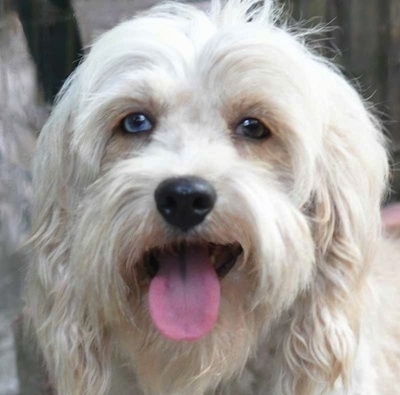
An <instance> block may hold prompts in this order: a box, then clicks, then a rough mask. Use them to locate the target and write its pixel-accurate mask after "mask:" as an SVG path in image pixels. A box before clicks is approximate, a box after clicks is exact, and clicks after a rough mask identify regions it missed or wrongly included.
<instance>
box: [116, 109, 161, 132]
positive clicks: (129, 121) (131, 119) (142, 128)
mask: <svg viewBox="0 0 400 395" xmlns="http://www.w3.org/2000/svg"><path fill="white" fill-rule="evenodd" d="M121 126H122V129H123V130H124V131H125V132H127V133H142V132H149V131H150V130H152V129H153V123H152V122H151V120H150V119H149V117H148V116H147V115H145V114H141V113H135V114H129V115H127V116H126V117H125V118H124V119H123V120H122V122H121Z"/></svg>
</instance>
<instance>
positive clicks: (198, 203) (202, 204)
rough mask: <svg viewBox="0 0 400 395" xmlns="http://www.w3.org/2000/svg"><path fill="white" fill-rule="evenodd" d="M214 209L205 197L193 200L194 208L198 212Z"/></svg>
mask: <svg viewBox="0 0 400 395" xmlns="http://www.w3.org/2000/svg"><path fill="white" fill-rule="evenodd" d="M211 207H212V202H211V200H210V199H208V198H207V197H205V196H198V197H196V198H195V199H194V200H193V203H192V208H193V210H196V211H200V212H202V211H205V210H210V209H211Z"/></svg>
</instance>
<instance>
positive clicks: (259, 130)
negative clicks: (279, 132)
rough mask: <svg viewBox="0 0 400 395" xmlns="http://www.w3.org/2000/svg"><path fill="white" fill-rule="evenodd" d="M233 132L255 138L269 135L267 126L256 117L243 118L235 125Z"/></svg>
mask: <svg viewBox="0 0 400 395" xmlns="http://www.w3.org/2000/svg"><path fill="white" fill-rule="evenodd" d="M235 132H236V133H237V134H239V135H241V136H245V137H249V138H251V139H255V140H263V139H266V138H267V137H269V136H270V135H271V131H270V130H269V128H267V127H266V126H265V125H264V124H263V123H262V122H261V121H259V120H258V119H256V118H245V119H243V120H242V121H240V123H239V124H238V126H237V127H236V130H235Z"/></svg>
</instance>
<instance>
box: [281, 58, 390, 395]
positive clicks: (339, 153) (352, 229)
mask: <svg viewBox="0 0 400 395" xmlns="http://www.w3.org/2000/svg"><path fill="white" fill-rule="evenodd" d="M321 73H322V77H323V78H324V89H327V96H326V97H327V103H326V105H327V108H328V114H329V115H328V120H327V125H326V128H325V130H324V136H323V142H322V144H323V146H322V149H321V153H320V155H319V157H318V159H317V163H318V165H317V176H316V182H315V186H314V192H313V197H312V205H311V206H312V207H313V208H312V210H313V214H312V215H313V218H312V221H313V225H312V226H313V233H314V240H315V247H316V256H317V268H316V274H315V278H314V280H313V283H312V284H311V287H310V289H309V290H308V292H307V293H306V294H304V295H303V296H301V297H300V298H299V299H298V301H297V302H296V305H295V306H294V308H293V311H292V319H291V322H290V327H289V328H288V330H287V333H286V336H285V338H284V341H283V343H282V347H283V350H282V354H283V355H284V356H283V359H284V361H283V366H281V368H282V369H283V371H285V372H287V373H289V372H290V373H289V374H287V375H286V376H285V377H287V380H288V381H289V382H286V384H284V383H282V384H281V385H289V386H290V388H292V391H293V392H291V393H294V394H296V395H308V394H311V393H314V392H313V389H314V390H315V388H316V386H317V385H321V383H323V384H326V386H328V387H329V386H332V385H333V384H334V383H335V381H336V380H337V379H338V378H340V379H341V380H342V382H343V383H344V384H346V382H347V380H348V377H347V375H348V374H349V373H350V372H351V367H352V363H353V359H354V355H355V352H356V348H357V343H358V328H359V324H360V323H359V316H360V313H359V309H360V305H361V304H362V303H360V298H361V292H362V289H363V287H364V282H365V277H366V273H367V272H368V269H369V266H370V264H371V262H372V260H373V259H374V255H375V247H376V243H377V239H378V237H379V234H380V229H381V224H380V203H381V200H382V196H383V193H384V190H385V187H386V182H387V173H388V161H387V156H386V152H385V149H384V144H383V140H384V139H383V134H382V132H381V129H380V125H379V123H378V122H377V121H376V120H375V119H374V118H373V116H372V115H371V114H370V113H369V111H368V110H367V108H366V107H365V104H364V103H363V102H362V99H361V98H360V97H359V95H358V94H357V93H356V91H355V90H354V89H353V88H352V87H351V86H350V85H349V84H348V83H347V82H345V81H344V80H343V78H342V77H341V76H339V75H338V74H336V73H335V72H334V71H332V70H330V69H329V68H328V67H327V66H326V65H321ZM317 383H318V384H317ZM278 385H279V384H278ZM278 392H279V391H278ZM280 393H286V392H285V390H284V388H282V389H281V392H280Z"/></svg>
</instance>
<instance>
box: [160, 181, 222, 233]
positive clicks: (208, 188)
mask: <svg viewBox="0 0 400 395" xmlns="http://www.w3.org/2000/svg"><path fill="white" fill-rule="evenodd" d="M154 197H155V199H156V204H157V209H158V211H159V212H160V213H161V215H162V216H163V217H164V219H165V220H166V221H167V222H168V223H169V224H171V225H173V226H176V227H177V228H180V229H181V230H183V231H187V230H189V229H190V228H193V227H194V226H196V225H198V224H199V223H201V222H202V221H203V220H204V218H205V217H206V216H207V214H208V213H209V212H210V211H211V210H212V209H213V207H214V204H215V200H216V198H217V194H216V192H215V189H214V188H213V186H212V185H211V184H210V183H208V182H207V181H205V180H203V179H201V178H199V177H178V178H169V179H167V180H165V181H163V182H162V183H161V184H160V185H159V186H158V187H157V189H156V191H155V194H154Z"/></svg>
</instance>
